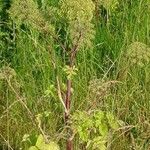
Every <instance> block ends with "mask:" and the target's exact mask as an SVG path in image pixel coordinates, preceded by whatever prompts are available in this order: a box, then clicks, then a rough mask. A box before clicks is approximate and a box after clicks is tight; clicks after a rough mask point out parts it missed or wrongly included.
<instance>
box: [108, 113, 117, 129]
mask: <svg viewBox="0 0 150 150" xmlns="http://www.w3.org/2000/svg"><path fill="white" fill-rule="evenodd" d="M106 117H107V119H108V123H109V125H110V127H111V128H112V129H118V128H119V124H118V120H117V119H116V118H115V117H114V115H113V114H112V113H110V112H108V113H107V114H106Z"/></svg>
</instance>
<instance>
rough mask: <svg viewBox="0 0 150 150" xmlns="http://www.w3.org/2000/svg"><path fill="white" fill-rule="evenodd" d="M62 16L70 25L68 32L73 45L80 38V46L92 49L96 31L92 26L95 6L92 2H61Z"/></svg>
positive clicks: (68, 0) (65, 0) (86, 0)
mask: <svg viewBox="0 0 150 150" xmlns="http://www.w3.org/2000/svg"><path fill="white" fill-rule="evenodd" d="M60 9H61V13H60V14H61V16H62V17H63V18H65V20H66V21H67V24H68V29H67V32H68V34H69V39H70V41H71V43H72V45H75V44H76V43H77V42H78V40H79V38H80V46H81V47H82V46H86V47H91V45H92V42H91V41H92V39H93V38H94V35H95V31H94V29H93V28H94V25H93V24H92V18H93V13H94V9H95V5H94V3H93V2H92V0H61V1H60Z"/></svg>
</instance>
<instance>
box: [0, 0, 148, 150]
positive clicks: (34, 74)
mask: <svg viewBox="0 0 150 150" xmlns="http://www.w3.org/2000/svg"><path fill="white" fill-rule="evenodd" d="M66 1H67V0H66ZM73 1H75V2H78V1H79V0H78V1H77V0H72V2H73ZM107 1H108V2H109V3H107V4H106V3H105V2H104V1H100V0H99V1H96V0H95V1H94V0H93V2H94V3H95V4H96V7H95V10H92V8H91V12H93V11H94V16H93V19H92V21H91V18H89V20H90V21H91V23H89V21H88V20H87V21H88V22H87V23H86V24H84V23H83V24H82V26H83V27H84V29H85V30H84V32H87V33H88V34H87V35H85V40H84V42H82V43H84V44H83V45H81V49H80V51H78V54H77V59H76V62H75V65H76V68H77V74H76V75H75V77H74V79H73V89H72V91H73V97H72V104H71V113H72V114H74V112H76V111H77V110H79V111H83V110H84V111H86V112H88V111H93V110H102V111H106V112H111V113H112V114H114V115H115V116H116V117H117V118H119V119H120V120H122V121H123V122H124V123H125V124H124V128H121V129H120V130H118V131H116V132H114V133H113V134H112V135H111V136H110V137H111V138H110V139H108V142H107V146H108V148H111V149H113V150H129V149H131V148H133V149H137V150H148V149H149V148H150V113H149V112H150V62H149V57H150V56H149V49H150V48H149V47H150V1H149V0H118V1H113V0H107ZM13 2H17V0H16V1H15V0H12V1H11V0H1V1H0V79H1V80H0V149H4V150H5V149H7V148H8V147H9V148H10V147H12V148H13V149H16V150H19V148H22V149H25V150H26V149H28V148H29V147H30V146H31V145H35V143H36V139H37V135H39V134H40V131H39V128H37V127H35V126H33V122H32V118H31V115H30V114H29V112H28V111H27V110H26V108H25V107H24V106H23V105H22V104H21V103H20V100H21V101H23V102H24V103H25V105H26V106H27V107H28V108H29V110H30V111H31V114H32V115H33V116H37V115H39V114H40V116H41V117H40V123H41V126H42V128H43V130H44V132H45V133H46V134H47V135H48V136H49V138H50V139H51V140H52V141H56V142H57V143H58V144H59V146H60V148H61V149H62V150H64V149H65V140H66V138H67V135H66V134H65V128H66V127H65V124H64V116H63V113H64V110H63V107H62V104H61V103H60V101H59V98H58V95H57V84H56V76H59V79H60V86H61V89H62V94H64V91H65V88H66V87H65V86H64V84H65V81H66V74H65V72H64V67H65V65H66V64H67V63H68V56H67V55H66V54H64V53H63V50H62V48H61V47H60V45H59V44H58V43H57V42H54V41H53V40H52V35H51V34H53V33H54V31H56V33H58V34H59V38H60V39H61V42H62V43H65V44H66V45H68V49H69V48H70V47H71V45H73V44H74V42H76V39H74V40H75V41H73V39H72V35H71V34H70V35H68V32H69V33H72V34H75V33H76V32H77V31H76V28H71V27H70V28H69V31H66V30H65V29H66V28H67V25H68V24H69V23H70V22H71V21H72V20H71V19H72V18H73V17H74V15H76V13H75V12H72V14H73V16H69V15H70V14H67V16H66V18H65V17H62V16H63V15H64V14H63V13H66V12H58V11H57V9H56V8H59V7H60V5H59V3H60V1H59V0H35V2H37V5H36V6H34V5H33V4H31V6H32V7H31V8H27V10H28V12H29V15H27V16H28V17H27V18H26V16H21V17H20V16H19V15H21V12H22V11H24V9H22V8H19V7H20V5H19V6H16V9H12V8H11V9H10V6H11V5H12V3H13ZM23 2H26V1H23ZM28 2H31V1H30V0H28ZM80 2H83V3H85V2H88V0H86V1H84V0H81V1H80ZM97 2H98V3H97ZM25 4H26V3H25ZM108 4H109V5H108ZM111 4H112V5H111ZM70 5H72V4H71V1H68V6H70ZM89 5H90V4H89ZM61 6H62V10H64V9H66V8H64V7H67V6H66V5H61ZM83 6H84V7H86V3H85V5H83ZM90 6H91V5H90ZM90 6H89V8H90ZM110 6H112V7H110ZM84 7H83V8H84ZM35 8H36V11H34V10H35ZM37 8H38V9H37ZM76 9H78V8H76ZM87 10H88V9H87ZM10 12H11V14H12V16H13V15H14V16H15V15H17V16H18V17H20V18H22V20H18V19H17V21H15V19H16V18H14V19H13V20H12V18H13V17H12V18H11V17H10V15H9V13H10ZM39 12H40V14H42V16H41V15H40V14H39ZM86 13H87V12H86ZM18 14H19V15H18ZM43 17H44V19H43ZM69 17H71V19H70V18H69ZM64 18H65V19H64ZM75 18H77V16H75ZM79 18H80V16H79ZM84 19H85V18H83V20H84ZM35 20H36V21H35ZM37 20H38V21H37ZM81 21H82V20H81ZM22 22H23V23H24V24H22ZM65 22H67V23H68V24H67V23H66V24H65ZM83 22H84V21H83ZM71 23H72V22H71ZM71 23H70V24H71ZM88 23H89V24H88ZM72 24H73V25H72V26H74V25H75V23H74V22H73V23H72ZM75 27H76V26H75ZM70 30H71V31H70ZM89 31H90V32H89ZM79 33H80V32H79ZM91 33H92V35H93V34H94V35H95V38H94V37H92V36H91ZM90 37H91V40H92V42H91V40H90ZM143 45H144V46H143ZM143 53H144V54H143ZM143 55H144V56H143ZM137 62H138V64H137ZM141 64H142V65H141ZM45 114H48V115H45ZM25 134H29V135H30V141H28V140H27V141H25V142H24V141H22V139H23V136H24V135H25ZM21 141H22V142H21ZM84 148H85V143H83V142H81V140H80V138H79V135H76V136H75V137H74V149H75V150H80V149H81V150H82V149H84Z"/></svg>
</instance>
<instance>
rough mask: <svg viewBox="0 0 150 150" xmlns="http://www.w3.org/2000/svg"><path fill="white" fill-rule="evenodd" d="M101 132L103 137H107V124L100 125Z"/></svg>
mask: <svg viewBox="0 0 150 150" xmlns="http://www.w3.org/2000/svg"><path fill="white" fill-rule="evenodd" d="M99 132H100V134H101V135H102V136H106V135H107V134H108V126H107V124H105V123H101V124H99Z"/></svg>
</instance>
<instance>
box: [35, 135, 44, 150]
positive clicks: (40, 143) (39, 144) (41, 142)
mask: <svg viewBox="0 0 150 150" xmlns="http://www.w3.org/2000/svg"><path fill="white" fill-rule="evenodd" d="M36 146H37V147H38V148H41V147H43V146H45V141H44V137H43V136H42V135H41V134H40V135H39V136H38V139H37V142H36Z"/></svg>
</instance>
